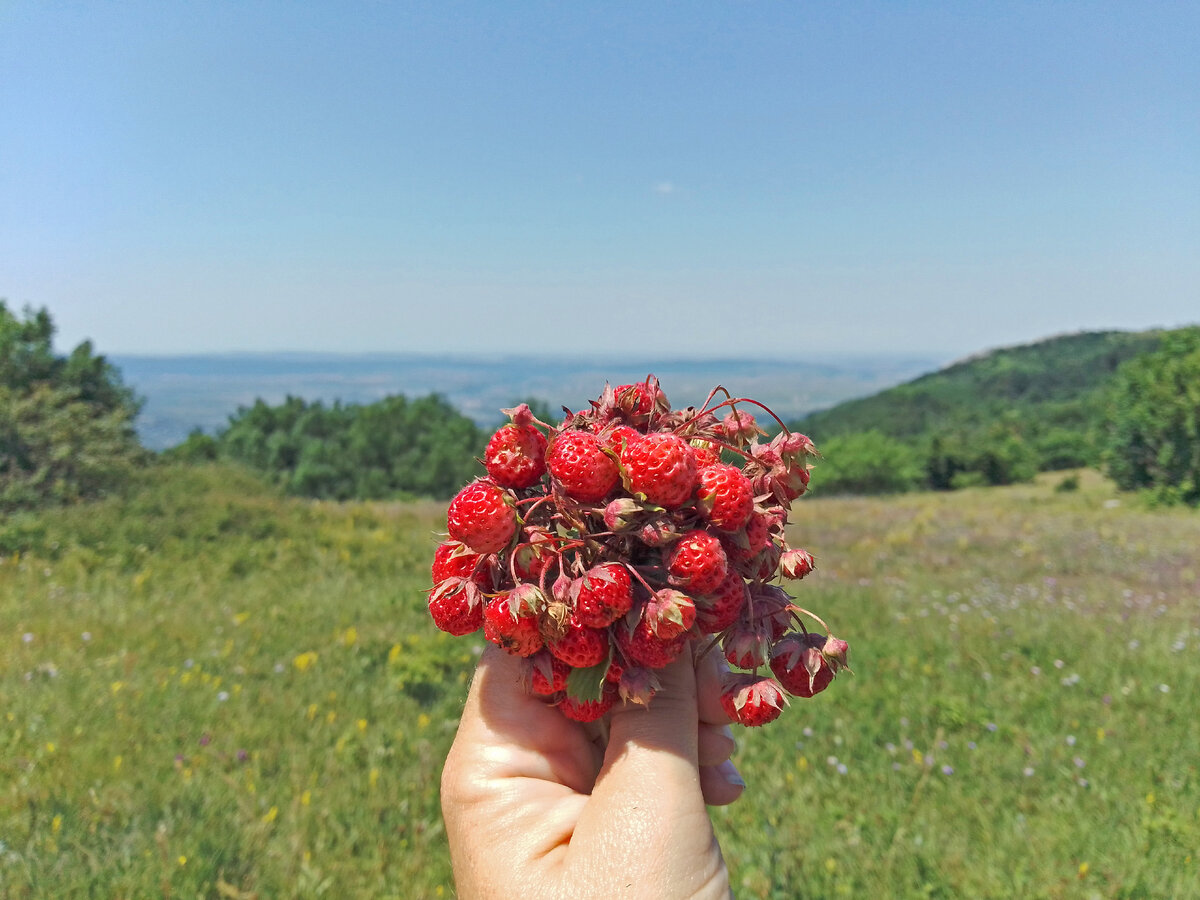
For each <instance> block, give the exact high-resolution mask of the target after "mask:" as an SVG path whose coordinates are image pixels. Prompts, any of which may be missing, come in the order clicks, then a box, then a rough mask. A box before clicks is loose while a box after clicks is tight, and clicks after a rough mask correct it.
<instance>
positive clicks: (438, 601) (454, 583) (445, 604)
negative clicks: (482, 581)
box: [429, 576, 483, 636]
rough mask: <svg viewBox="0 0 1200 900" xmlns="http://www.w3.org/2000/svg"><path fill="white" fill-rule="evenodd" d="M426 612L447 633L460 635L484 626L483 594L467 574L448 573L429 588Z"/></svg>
mask: <svg viewBox="0 0 1200 900" xmlns="http://www.w3.org/2000/svg"><path fill="white" fill-rule="evenodd" d="M429 614H430V615H431V616H433V624H434V625H436V626H437V627H438V628H440V629H441V630H442V631H445V632H448V633H449V634H453V635H457V636H462V635H464V634H471V633H472V632H474V631H478V630H479V629H480V628H481V627H482V626H483V594H482V593H481V592H480V590H479V585H477V584H475V582H473V581H471V580H470V579H469V578H461V577H458V576H451V577H450V578H445V579H443V580H442V581H441V582H440V583H439V584H438V585H437V586H436V587H434V588H433V589H432V590H431V591H430V592H429Z"/></svg>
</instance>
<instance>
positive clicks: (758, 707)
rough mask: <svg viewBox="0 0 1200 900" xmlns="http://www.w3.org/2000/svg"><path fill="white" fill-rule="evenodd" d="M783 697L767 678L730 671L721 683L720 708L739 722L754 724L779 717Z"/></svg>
mask: <svg viewBox="0 0 1200 900" xmlns="http://www.w3.org/2000/svg"><path fill="white" fill-rule="evenodd" d="M786 703H787V698H786V697H785V696H784V695H783V691H782V690H781V689H780V687H779V685H778V684H776V683H775V682H774V681H773V680H772V679H770V678H760V677H759V676H757V675H752V674H750V673H749V672H731V673H729V674H728V675H726V676H725V680H724V682H723V684H722V686H721V708H722V709H724V710H725V714H726V715H727V716H729V718H731V719H733V721H735V722H737V723H738V724H739V725H746V726H748V727H756V726H758V725H766V724H767V723H768V722H773V721H775V720H776V719H778V718H779V714H780V713H781V712H783V707H784V705H785V704H786Z"/></svg>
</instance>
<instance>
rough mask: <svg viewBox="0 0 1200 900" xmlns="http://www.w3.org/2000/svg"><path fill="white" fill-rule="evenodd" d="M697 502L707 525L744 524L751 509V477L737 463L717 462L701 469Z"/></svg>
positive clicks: (730, 527)
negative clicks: (744, 473) (728, 464)
mask: <svg viewBox="0 0 1200 900" xmlns="http://www.w3.org/2000/svg"><path fill="white" fill-rule="evenodd" d="M698 478H699V482H700V485H699V487H698V488H696V506H697V508H698V509H699V510H700V514H701V515H702V516H704V517H705V518H706V519H708V522H709V524H710V525H712V526H713V527H715V528H720V529H721V530H722V531H737V530H738V529H740V528H742V527H744V526H745V524H746V521H747V520H748V519H749V518H750V514H751V513H752V512H753V511H754V491H753V489H752V488H751V486H750V479H749V478H747V477H746V476H745V475H743V474H742V470H741V469H739V468H738V467H737V466H727V465H724V464H718V465H715V466H709V467H707V468H705V469H701V470H700V474H699V476H698Z"/></svg>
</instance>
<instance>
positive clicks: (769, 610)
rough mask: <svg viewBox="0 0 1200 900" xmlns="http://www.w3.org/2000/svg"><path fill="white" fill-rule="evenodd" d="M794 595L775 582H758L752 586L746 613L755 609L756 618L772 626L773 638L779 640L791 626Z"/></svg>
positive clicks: (744, 611)
mask: <svg viewBox="0 0 1200 900" xmlns="http://www.w3.org/2000/svg"><path fill="white" fill-rule="evenodd" d="M791 604H792V596H791V595H790V594H789V593H788V592H787V591H785V590H784V589H783V588H781V587H779V586H778V585H775V584H760V583H756V584H754V585H753V586H752V587H751V588H750V600H749V602H748V603H747V604H746V609H745V610H743V613H744V614H749V612H750V611H751V610H753V611H754V619H755V621H759V622H767V623H769V624H770V626H771V640H773V641H777V640H779V639H780V638H781V637H783V635H784V634H785V633H786V632H787V630H788V628H790V627H791V625H792V622H793V621H794V620H793V618H792V606H791Z"/></svg>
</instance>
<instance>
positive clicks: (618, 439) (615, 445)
mask: <svg viewBox="0 0 1200 900" xmlns="http://www.w3.org/2000/svg"><path fill="white" fill-rule="evenodd" d="M641 436H642V433H641V432H640V431H638V430H637V429H636V428H634V427H632V426H630V425H615V426H613V427H612V428H609V429H605V430H604V431H603V432H601V433H600V445H601V446H602V447H607V448H608V449H609V450H611V451H613V453H616V454H617V455H618V456H619V455H620V454H621V451H622V450H624V449H625V446H626V445H627V444H628V443H629V442H630V441H634V440H637V439H638V438H640V437H641Z"/></svg>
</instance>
